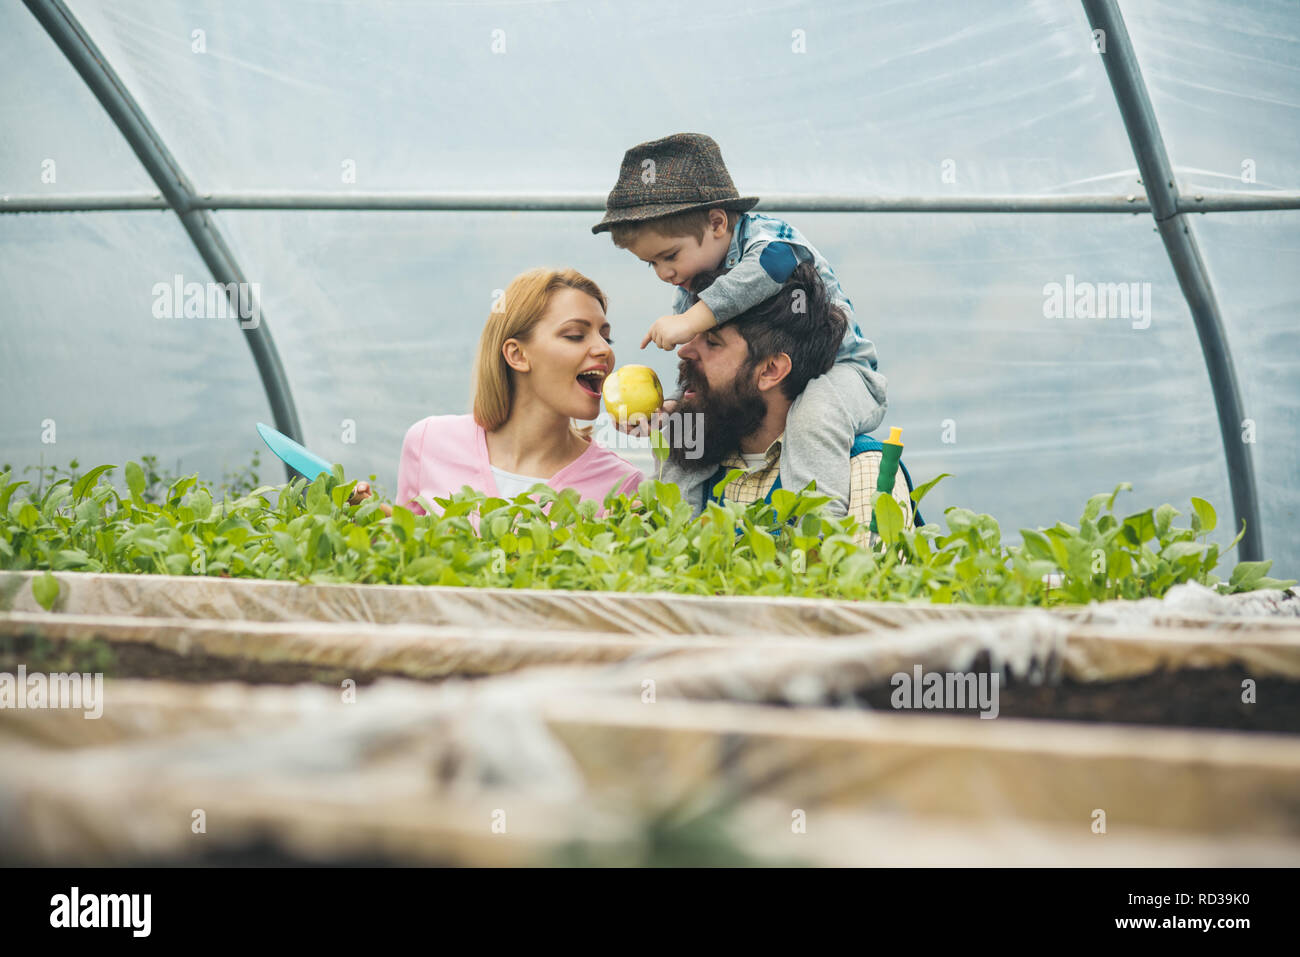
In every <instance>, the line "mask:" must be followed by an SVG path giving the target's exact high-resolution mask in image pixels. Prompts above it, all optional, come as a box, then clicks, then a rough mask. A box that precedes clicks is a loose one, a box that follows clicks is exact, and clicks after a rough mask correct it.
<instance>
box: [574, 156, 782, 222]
mask: <svg viewBox="0 0 1300 957" xmlns="http://www.w3.org/2000/svg"><path fill="white" fill-rule="evenodd" d="M757 203H758V197H757V196H741V195H740V194H739V193H737V192H736V184H735V183H733V182H732V181H731V174H730V173H728V172H727V167H726V165H725V164H724V163H723V162H722V151H721V150H719V149H718V144H717V143H715V142H714V141H713V137H711V136H705V135H704V134H703V133H674V134H673V135H672V136H665V137H664V138H663V139H661V140H651V141H650V142H649V143H641V144H638V145H637V146H634V147H632V148H631V149H630V150H628V151H627V152H626V153H624V154H623V166H622V168H621V169H619V171H618V182H617V183H615V184H614V188H613V189H612V190H610V192H609V198H608V199H606V200H605V218H604V219H602V220H601V221H600V222H598V223H597V224H596V225H595V226H592V227H591V231H592V232H593V233H600V232H604V231H605V230H607V229H609V228H610V227H611V226H615V225H617V224H619V223H641V222H645V221H646V220H648V219H658V218H659V217H661V216H670V215H672V214H673V213H684V212H687V211H688V210H692V209H711V208H713V207H715V206H717V207H721V208H722V209H732V210H735V211H736V212H738V213H743V212H745V210H747V209H752V208H753V207H754V206H755V204H757Z"/></svg>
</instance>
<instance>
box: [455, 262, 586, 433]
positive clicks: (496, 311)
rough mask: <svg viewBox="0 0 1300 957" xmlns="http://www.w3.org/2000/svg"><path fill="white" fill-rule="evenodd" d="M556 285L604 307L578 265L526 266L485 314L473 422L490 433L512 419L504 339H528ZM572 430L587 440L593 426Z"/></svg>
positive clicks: (511, 390) (510, 380)
mask: <svg viewBox="0 0 1300 957" xmlns="http://www.w3.org/2000/svg"><path fill="white" fill-rule="evenodd" d="M560 289H576V290H578V291H579V292H585V293H586V294H587V295H589V296H591V298H593V299H595V300H596V301H597V302H599V303H600V308H601V309H602V310H604V309H606V308H607V307H608V303H607V302H606V300H605V294H604V293H603V292H601V291H600V287H599V286H597V285H596V284H595V283H594V282H592V281H591V280H590V279H588V278H587V277H586V276H584V275H583V274H582V273H580V272H578V271H577V270H576V269H544V268H543V269H530V270H528V271H527V272H522V273H520V274H519V275H518V276H516V277H515V278H514V279H512V280H511V281H510V285H508V286H507V287H506V291H505V293H504V294H503V295H502V296H501V298H500V299H498V300H497V302H496V303H495V304H494V306H493V308H492V312H490V313H489V314H488V320H487V324H486V325H485V326H484V327H483V334H482V335H481V336H480V337H479V340H478V357H477V359H476V360H475V362H474V376H473V391H472V394H471V395H472V398H471V406H472V408H473V411H474V421H475V422H477V423H478V424H479V425H481V426H482V427H483V428H484V430H485V431H488V432H492V431H494V430H496V429H498V428H500V427H501V426H502V425H504V424H505V422H506V420H507V419H509V418H510V410H511V408H512V406H513V405H514V398H515V394H514V388H515V387H514V379H513V377H512V372H513V370H512V369H511V368H510V366H509V365H508V364H507V363H506V358H505V356H504V355H502V353H501V347H502V346H504V345H505V343H506V340H507V339H518V340H519V341H520V342H527V341H528V340H529V339H530V338H531V337H532V334H533V331H534V330H535V329H536V328H537V324H538V323H539V322H540V321H541V319H542V316H543V315H545V313H546V309H547V307H548V306H549V305H550V304H551V296H552V295H554V294H555V292H556V291H557V290H560ZM572 427H573V431H574V432H575V433H576V434H578V435H580V436H582V437H583V438H590V436H591V427H590V426H587V427H585V428H582V429H579V428H577V427H576V426H572Z"/></svg>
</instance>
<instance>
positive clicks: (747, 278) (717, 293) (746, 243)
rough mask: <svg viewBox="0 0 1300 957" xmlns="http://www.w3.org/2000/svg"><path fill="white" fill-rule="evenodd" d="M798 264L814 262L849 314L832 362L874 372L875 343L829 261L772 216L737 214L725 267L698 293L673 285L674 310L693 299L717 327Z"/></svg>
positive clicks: (774, 288) (770, 291) (767, 293)
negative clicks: (710, 313) (856, 316)
mask: <svg viewBox="0 0 1300 957" xmlns="http://www.w3.org/2000/svg"><path fill="white" fill-rule="evenodd" d="M801 262H811V263H812V264H813V266H814V267H815V268H816V270H817V274H818V275H819V276H821V279H822V282H823V283H824V284H825V286H826V293H827V296H828V297H829V298H830V300H831V301H832V302H834V303H835V304H836V305H838V306H839V307H840V308H841V309H843V310H844V311H845V314H846V315H847V317H848V320H849V322H848V328H847V329H846V330H845V332H844V340H843V341H842V342H841V343H840V348H839V351H838V352H837V353H836V355H835V361H836V362H837V363H840V362H847V363H849V364H850V365H853V366H856V367H857V368H858V369H859V370H861V371H867V370H870V371H875V369H876V361H877V360H876V347H875V345H874V344H873V343H872V342H871V340H870V339H868V338H866V337H865V336H863V335H862V330H861V329H859V328H858V324H857V322H856V321H855V320H854V315H853V303H852V302H850V301H849V297H848V296H847V295H845V293H844V289H843V287H842V286H840V281H839V279H837V278H836V276H835V272H834V270H832V269H831V266H830V263H828V262H827V261H826V258H825V257H824V256H822V254H821V253H819V252H818V251H817V249H816V247H815V246H813V244H812V243H810V242H808V240H807V239H806V238H805V237H804V235H803V234H802V233H800V232H799V230H797V229H795V228H794V227H793V226H791V225H790V224H789V223H787V222H785V221H784V220H781V219H777V218H776V217H775V216H767V215H764V214H763V213H744V214H742V215H741V216H740V218H739V219H738V220H737V222H736V228H735V230H734V232H733V233H732V236H731V246H730V248H729V249H728V250H727V258H726V259H725V260H724V261H723V265H724V266H725V267H726V268H727V269H728V270H730V271H729V272H728V273H727V274H726V275H723V276H719V277H718V278H717V279H715V280H714V281H713V283H712V284H710V286H709V288H707V289H705V290H704V292H703V293H702V294H700V295H699V296H696V295H695V294H694V293H691V292H688V291H687V290H685V289H678V290H677V293H676V298H675V300H674V303H673V312H674V313H676V314H678V315H680V314H682V313H683V312H685V311H686V310H687V309H689V308H690V307H691V306H692V305H693V304H694V303H695V302H696V301H702V302H704V303H705V304H706V305H707V306H708V307H709V309H711V310H712V311H713V315H714V316H715V317H716V319H717V321H718V324H719V325H721V324H722V323H724V322H728V321H730V320H731V319H734V318H735V317H736V316H738V315H740V314H741V313H743V312H745V311H746V310H748V309H751V308H753V307H754V306H756V305H758V304H759V303H760V302H763V301H764V300H766V299H770V298H771V297H772V296H774V295H776V294H777V292H779V291H780V289H781V286H782V284H784V283H785V281H786V280H787V279H789V278H790V274H791V273H792V272H794V268H795V266H796V265H798V264H799V263H801Z"/></svg>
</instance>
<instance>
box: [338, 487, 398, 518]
mask: <svg viewBox="0 0 1300 957" xmlns="http://www.w3.org/2000/svg"><path fill="white" fill-rule="evenodd" d="M374 494H375V493H374V492H372V491H370V483H369V482H358V483H357V484H356V487H355V488H354V489H353V490H352V497H351V498H350V499H348V504H349V505H360V504H361V503H362V502H364V501H365V500H366V499H368V498H370V497H371V496H373V495H374ZM379 510H380V511H381V512H383V513H384V514H385V515H387V516H388V517H389V518H392V517H393V506H391V505H385V504H383V503H382V502H381V503H380V505H379Z"/></svg>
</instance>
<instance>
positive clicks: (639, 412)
mask: <svg viewBox="0 0 1300 957" xmlns="http://www.w3.org/2000/svg"><path fill="white" fill-rule="evenodd" d="M600 391H601V393H602V394H603V395H604V397H605V408H606V409H608V410H609V414H610V415H612V416H613V417H614V418H615V419H617V420H619V421H620V422H628V421H630V420H633V419H636V418H638V417H641V416H644V417H645V418H647V419H648V418H649V417H650V415H651V414H652V413H654V412H657V411H658V410H659V407H660V406H661V405H663V404H664V389H663V386H661V385H660V384H659V376H657V375H655V370H654V369H651V368H650V367H649V366H623V367H622V368H621V369H615V370H614V371H613V372H611V373H610V374H609V376H608V377H607V378H606V379H605V385H604V386H603V387H602V388H601V390H600Z"/></svg>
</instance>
